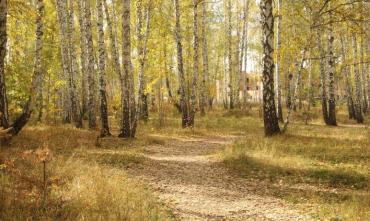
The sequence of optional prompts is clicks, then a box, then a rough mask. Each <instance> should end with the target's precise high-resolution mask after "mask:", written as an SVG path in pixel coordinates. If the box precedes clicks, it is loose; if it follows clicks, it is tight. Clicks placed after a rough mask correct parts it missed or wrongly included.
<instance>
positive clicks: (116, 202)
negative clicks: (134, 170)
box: [0, 125, 172, 221]
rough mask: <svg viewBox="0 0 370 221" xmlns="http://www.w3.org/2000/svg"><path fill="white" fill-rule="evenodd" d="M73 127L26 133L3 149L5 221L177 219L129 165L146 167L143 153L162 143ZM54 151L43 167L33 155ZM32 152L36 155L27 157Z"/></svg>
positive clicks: (0, 177)
mask: <svg viewBox="0 0 370 221" xmlns="http://www.w3.org/2000/svg"><path fill="white" fill-rule="evenodd" d="M96 137H97V132H94V131H86V130H79V129H74V128H72V127H70V126H58V127H51V126H45V125H39V126H35V127H33V126H31V127H28V128H26V129H25V130H24V131H23V132H22V133H21V134H20V136H18V137H16V138H14V139H13V141H12V144H11V146H9V147H6V148H1V150H0V165H3V166H2V167H1V169H0V186H1V187H0V220H137V221H141V220H172V215H171V213H170V212H169V211H168V209H166V207H165V206H164V205H162V204H161V202H160V200H159V199H158V198H157V197H156V196H155V195H154V194H153V193H152V191H150V190H149V189H148V187H147V186H145V185H144V184H143V183H141V182H139V181H137V180H135V179H132V178H128V176H127V175H126V174H125V173H124V168H125V167H126V166H132V165H136V164H141V163H143V162H144V161H145V157H144V156H143V155H142V154H141V153H140V152H141V151H142V147H143V146H145V145H148V144H154V143H161V142H162V141H161V140H157V139H156V138H151V137H145V138H143V139H141V140H131V141H130V140H122V139H118V138H113V137H112V138H107V140H102V141H101V143H100V144H99V145H100V146H99V147H98V146H97V144H96ZM45 147H46V148H48V149H49V150H50V152H51V153H52V155H53V156H52V159H51V160H50V162H47V163H46V177H47V184H46V189H45V185H44V172H43V163H40V162H37V160H35V159H34V158H35V157H36V155H35V154H34V152H30V151H31V150H35V149H37V148H45ZM25 153H30V154H27V155H26V154H25Z"/></svg>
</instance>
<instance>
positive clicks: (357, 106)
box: [352, 34, 364, 123]
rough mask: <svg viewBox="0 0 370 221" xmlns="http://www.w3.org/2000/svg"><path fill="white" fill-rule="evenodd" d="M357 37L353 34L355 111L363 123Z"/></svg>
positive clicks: (358, 120)
mask: <svg viewBox="0 0 370 221" xmlns="http://www.w3.org/2000/svg"><path fill="white" fill-rule="evenodd" d="M357 47H358V46H357V37H356V34H353V36H352V48H353V63H354V64H353V70H354V73H355V85H356V87H355V90H356V95H355V113H356V120H357V123H363V122H364V117H363V115H362V88H361V75H360V70H359V67H358V64H357V62H358V59H357Z"/></svg>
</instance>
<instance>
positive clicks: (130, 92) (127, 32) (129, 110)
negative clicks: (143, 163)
mask: <svg viewBox="0 0 370 221" xmlns="http://www.w3.org/2000/svg"><path fill="white" fill-rule="evenodd" d="M130 8H131V0H123V1H122V65H123V71H122V81H123V82H122V83H121V84H122V85H123V87H122V95H123V107H122V128H121V133H120V135H119V136H120V137H122V138H134V137H135V133H136V123H137V122H136V107H135V95H134V79H133V77H134V76H133V70H132V63H131V28H130V18H131V14H130Z"/></svg>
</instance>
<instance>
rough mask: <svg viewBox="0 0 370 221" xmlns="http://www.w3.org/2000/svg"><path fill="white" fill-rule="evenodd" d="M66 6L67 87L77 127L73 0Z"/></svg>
mask: <svg viewBox="0 0 370 221" xmlns="http://www.w3.org/2000/svg"><path fill="white" fill-rule="evenodd" d="M67 7H69V8H68V17H67V25H68V28H67V30H68V31H67V36H68V37H67V42H68V51H69V59H70V61H71V62H70V67H69V68H70V71H69V77H68V89H69V97H70V103H71V117H72V121H73V122H74V124H75V126H76V127H77V128H81V127H82V118H81V114H80V106H79V100H78V94H77V87H76V79H77V75H78V69H77V56H76V47H75V42H74V33H75V29H74V13H73V10H74V9H73V0H70V1H69V6H67Z"/></svg>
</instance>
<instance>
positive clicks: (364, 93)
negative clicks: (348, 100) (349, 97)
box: [360, 36, 369, 113]
mask: <svg viewBox="0 0 370 221" xmlns="http://www.w3.org/2000/svg"><path fill="white" fill-rule="evenodd" d="M364 49H365V44H364V36H361V39H360V56H361V57H360V63H361V65H360V71H361V78H362V79H361V82H362V96H363V99H362V101H363V112H364V113H368V112H369V111H368V109H369V104H368V102H367V97H368V94H367V88H368V87H369V85H367V84H366V83H367V82H366V80H367V78H366V75H367V74H366V70H365V59H364V58H365V51H364Z"/></svg>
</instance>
